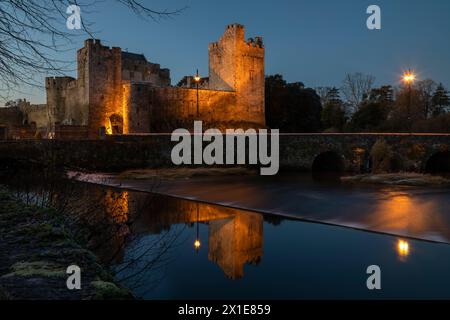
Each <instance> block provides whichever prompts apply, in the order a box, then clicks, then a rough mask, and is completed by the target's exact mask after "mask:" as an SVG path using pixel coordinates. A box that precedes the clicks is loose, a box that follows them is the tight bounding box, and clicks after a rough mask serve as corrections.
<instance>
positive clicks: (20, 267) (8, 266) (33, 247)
mask: <svg viewBox="0 0 450 320" xmlns="http://www.w3.org/2000/svg"><path fill="white" fill-rule="evenodd" d="M73 232H74V231H73V229H72V228H70V227H68V225H67V223H66V219H64V217H61V216H58V215H57V214H56V212H55V211H54V210H53V209H43V208H39V207H36V206H28V205H25V204H24V203H22V202H20V201H18V200H16V199H14V198H13V197H12V195H11V193H10V192H9V191H8V190H7V189H6V188H4V187H2V186H0V300H2V299H3V300H5V299H7V300H89V299H130V298H132V296H131V294H130V293H129V291H128V290H126V289H123V288H121V287H120V286H118V285H117V284H115V283H114V280H113V276H112V274H111V272H110V271H109V270H108V269H107V268H106V267H104V266H102V265H101V264H99V262H98V260H97V258H96V256H95V255H94V254H93V253H92V252H91V251H89V250H87V249H85V247H84V246H83V245H82V244H81V243H80V242H79V241H77V240H75V237H74V234H73ZM71 265H77V266H79V267H80V268H81V290H73V291H72V290H69V289H68V288H67V285H66V281H67V278H68V277H69V275H67V274H66V270H67V267H69V266H71Z"/></svg>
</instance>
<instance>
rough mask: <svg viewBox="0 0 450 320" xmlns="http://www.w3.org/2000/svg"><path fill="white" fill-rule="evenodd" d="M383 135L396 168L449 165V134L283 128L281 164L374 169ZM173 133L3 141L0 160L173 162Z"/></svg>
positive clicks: (115, 164)
mask: <svg viewBox="0 0 450 320" xmlns="http://www.w3.org/2000/svg"><path fill="white" fill-rule="evenodd" d="M379 139H384V140H385V141H386V143H387V144H389V145H390V146H391V147H392V149H393V150H394V151H395V154H396V161H395V162H396V163H395V166H397V169H398V170H411V171H412V170H414V171H422V172H448V171H450V135H449V134H401V133H392V134H390V133H386V134H370V133H355V134H280V166H281V168H285V169H297V170H313V171H344V170H345V171H356V172H359V171H361V170H364V171H370V163H371V161H370V158H371V157H370V151H371V149H372V147H373V145H374V144H375V142H376V141H377V140H379ZM175 144H176V143H175V142H171V141H170V135H167V134H166V135H162V134H152V135H136V136H108V137H106V138H105V140H76V141H75V140H68V141H63V140H20V141H0V164H1V163H3V164H5V163H11V162H15V161H22V162H30V161H31V162H38V163H49V162H52V163H54V164H56V165H60V166H66V167H72V168H85V169H89V170H102V171H116V170H124V169H131V168H146V167H151V168H159V167H170V166H173V164H172V162H171V159H170V153H171V150H172V147H173V146H174V145H175Z"/></svg>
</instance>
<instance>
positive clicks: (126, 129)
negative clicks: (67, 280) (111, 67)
mask: <svg viewBox="0 0 450 320" xmlns="http://www.w3.org/2000/svg"><path fill="white" fill-rule="evenodd" d="M130 95H131V89H130V85H128V84H125V85H123V91H122V116H123V134H128V133H130V124H129V118H128V115H129V109H128V107H129V106H128V102H129V101H130Z"/></svg>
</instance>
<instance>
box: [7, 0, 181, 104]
mask: <svg viewBox="0 0 450 320" xmlns="http://www.w3.org/2000/svg"><path fill="white" fill-rule="evenodd" d="M114 1H115V2H116V3H120V4H121V5H123V6H124V7H125V8H127V9H129V10H131V11H132V12H134V13H135V14H136V15H138V16H140V17H142V18H144V19H153V20H158V19H164V18H168V17H171V16H173V15H176V14H178V13H180V12H181V11H182V10H184V8H181V9H176V10H173V11H169V10H160V11H158V10H153V9H152V8H150V7H149V6H148V2H147V1H144V0H114ZM99 3H105V2H104V1H100V0H33V1H29V0H4V1H0V98H2V99H6V98H7V96H8V94H9V93H10V92H11V91H18V90H19V89H18V88H19V87H20V86H23V85H31V86H37V85H38V80H37V79H38V77H37V76H38V75H42V74H49V73H52V74H62V73H63V72H65V71H67V70H68V68H69V63H68V62H67V61H64V60H62V59H60V58H58V57H59V56H60V53H61V52H64V50H67V48H68V46H69V45H70V44H71V43H72V42H73V39H74V38H75V37H77V36H80V35H84V36H86V35H88V36H90V37H92V36H93V34H92V33H93V32H92V31H91V28H90V26H92V24H91V23H89V21H88V19H82V20H81V32H77V33H74V32H71V30H68V29H67V27H66V21H67V18H68V16H69V15H68V14H67V12H66V11H67V8H68V6H69V5H77V6H79V7H80V9H81V12H82V13H86V14H89V13H90V12H92V10H94V9H95V7H96V6H97V5H98V4H99ZM82 17H83V18H84V17H85V15H82Z"/></svg>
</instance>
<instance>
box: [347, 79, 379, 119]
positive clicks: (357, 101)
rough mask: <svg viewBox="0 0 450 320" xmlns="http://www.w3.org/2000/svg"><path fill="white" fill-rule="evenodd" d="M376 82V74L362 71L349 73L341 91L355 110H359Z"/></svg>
mask: <svg viewBox="0 0 450 320" xmlns="http://www.w3.org/2000/svg"><path fill="white" fill-rule="evenodd" d="M374 82H375V77H374V76H371V75H365V74H362V73H361V72H357V73H353V74H350V73H349V74H347V75H346V76H345V79H344V81H343V82H342V88H341V92H342V93H343V94H344V97H345V99H346V100H347V103H348V104H349V105H350V106H351V108H352V109H353V111H357V110H358V108H359V106H360V105H361V102H363V100H364V99H365V98H367V96H368V94H369V92H370V90H371V89H372V85H373V83H374Z"/></svg>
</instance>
